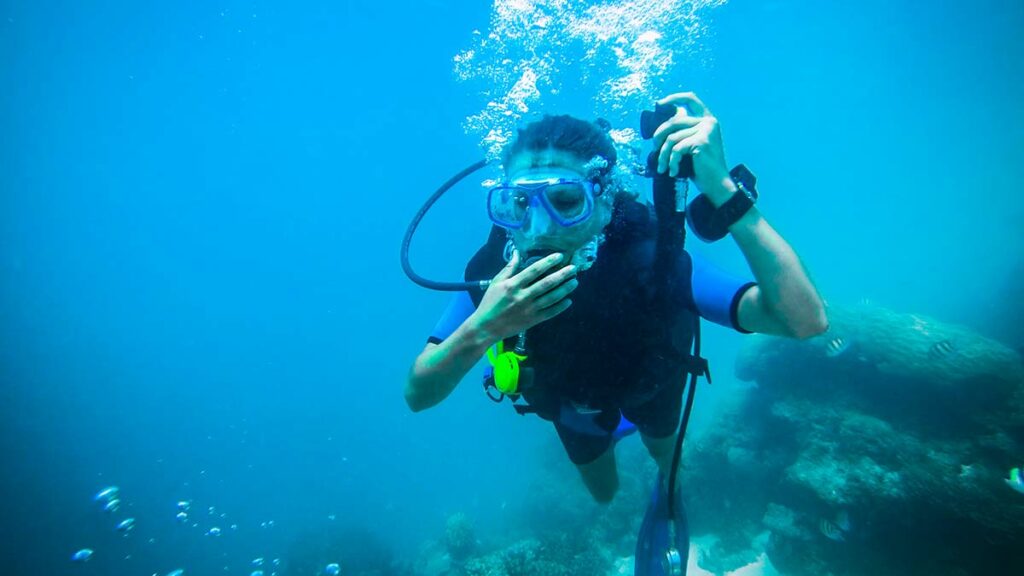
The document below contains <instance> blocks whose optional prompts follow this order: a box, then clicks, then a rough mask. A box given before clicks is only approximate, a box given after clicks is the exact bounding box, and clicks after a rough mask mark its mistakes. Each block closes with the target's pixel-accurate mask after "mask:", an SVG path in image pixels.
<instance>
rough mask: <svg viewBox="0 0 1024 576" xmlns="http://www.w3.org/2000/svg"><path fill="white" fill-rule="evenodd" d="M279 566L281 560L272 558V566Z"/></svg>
mask: <svg viewBox="0 0 1024 576" xmlns="http://www.w3.org/2000/svg"><path fill="white" fill-rule="evenodd" d="M280 565H281V559H280V558H274V566H280Z"/></svg>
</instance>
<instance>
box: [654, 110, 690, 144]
mask: <svg viewBox="0 0 1024 576" xmlns="http://www.w3.org/2000/svg"><path fill="white" fill-rule="evenodd" d="M698 124H700V118H696V117H693V116H689V115H687V114H686V111H685V110H684V109H682V108H680V109H679V110H678V111H676V115H675V116H673V117H671V118H669V119H668V120H665V121H664V122H662V123H661V125H660V126H658V129H657V130H655V131H654V135H653V136H651V138H653V139H654V140H653V143H654V147H655V149H657V148H658V147H659V146H661V143H662V142H664V141H665V138H666V137H667V136H669V135H670V134H672V133H673V131H674V130H684V129H686V128H692V127H694V126H696V125H698Z"/></svg>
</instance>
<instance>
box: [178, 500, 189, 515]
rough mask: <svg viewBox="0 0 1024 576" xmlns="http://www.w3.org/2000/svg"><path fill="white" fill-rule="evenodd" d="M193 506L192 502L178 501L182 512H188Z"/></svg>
mask: <svg viewBox="0 0 1024 576" xmlns="http://www.w3.org/2000/svg"><path fill="white" fill-rule="evenodd" d="M191 505H192V502H191V501H189V500H178V510H181V511H182V512H188V508H189V506H191Z"/></svg>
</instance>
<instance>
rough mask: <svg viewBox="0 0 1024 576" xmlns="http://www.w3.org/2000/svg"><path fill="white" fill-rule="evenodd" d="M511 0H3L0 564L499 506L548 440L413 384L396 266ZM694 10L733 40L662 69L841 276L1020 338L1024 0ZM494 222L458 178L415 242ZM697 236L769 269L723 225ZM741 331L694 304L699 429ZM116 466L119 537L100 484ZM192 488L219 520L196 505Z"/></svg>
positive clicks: (426, 312)
mask: <svg viewBox="0 0 1024 576" xmlns="http://www.w3.org/2000/svg"><path fill="white" fill-rule="evenodd" d="M489 14H490V6H489V5H488V4H487V3H483V2H479V3H470V2H465V3H462V2H443V1H440V0H436V1H433V2H399V3H379V2H344V3H337V2H308V3H303V4H301V5H295V6H289V7H285V6H283V5H281V4H280V3H271V2H252V1H249V2H227V1H225V2H216V3H210V4H208V5H204V6H200V7H185V6H178V5H176V4H175V3H161V4H159V5H156V4H153V5H145V4H139V3H135V2H123V1H105V2H32V3H29V2H22V3H12V2H5V3H3V4H2V5H0V135H2V137H0V271H2V275H0V394H2V396H0V450H2V453H0V456H2V462H3V463H4V471H3V474H2V475H0V494H2V498H3V500H4V506H3V509H4V510H5V512H3V513H2V515H0V516H2V519H0V529H2V532H0V542H3V543H4V549H6V550H7V552H6V554H5V555H4V556H3V557H0V572H2V573H9V574H30V573H32V574H43V573H47V574H150V573H153V572H159V573H161V574H163V573H166V572H167V571H170V570H171V569H174V568H185V569H186V574H213V573H224V572H223V571H222V568H223V567H224V566H228V567H230V570H231V571H230V573H233V574H241V573H245V574H247V573H248V570H249V569H251V568H250V567H249V562H250V560H251V559H252V558H255V557H257V556H262V557H266V558H268V559H269V558H274V557H281V558H288V557H289V555H291V557H293V558H294V557H296V556H297V555H298V553H297V552H295V550H296V549H297V547H301V546H302V545H307V546H309V547H310V548H313V549H317V550H319V549H318V548H317V542H319V541H321V540H326V539H330V538H332V537H334V536H335V535H337V534H341V533H346V532H351V531H356V532H361V533H365V534H368V535H369V536H366V537H367V538H378V539H379V540H380V541H381V542H382V545H383V546H386V547H388V549H389V551H388V554H392V553H393V554H396V555H402V554H405V553H408V554H409V555H414V553H415V551H416V549H417V547H418V546H419V545H420V543H421V542H422V541H423V540H424V539H426V538H437V537H438V534H439V533H440V532H442V531H443V527H444V522H445V519H446V518H447V517H448V515H449V514H451V513H453V512H457V511H464V512H466V513H467V514H471V515H472V516H473V517H474V518H476V522H477V525H478V526H479V527H480V529H481V530H483V529H486V528H488V527H495V528H498V527H500V526H503V525H504V523H505V522H507V521H509V520H508V519H507V518H506V515H507V512H506V510H507V509H508V508H509V507H512V508H514V506H515V504H516V503H519V502H522V501H523V500H524V499H527V498H529V494H526V493H524V492H523V491H522V490H518V489H516V486H515V484H514V483H513V484H512V485H511V486H510V485H509V483H508V482H506V479H507V478H509V477H511V478H516V477H518V476H519V475H523V474H526V473H527V472H524V471H528V470H530V469H531V467H534V468H535V467H537V466H540V463H542V462H550V461H558V462H561V461H560V460H559V450H560V448H559V446H558V444H557V442H556V441H555V440H554V439H553V436H554V435H553V434H552V432H551V430H550V428H549V426H546V425H544V424H543V423H542V422H540V421H537V420H536V419H534V420H528V419H523V418H520V417H518V416H516V415H515V414H514V413H512V411H511V410H509V409H508V408H507V406H505V407H497V406H494V405H493V404H492V403H490V402H489V401H487V400H486V399H484V398H483V397H482V395H481V394H480V389H479V385H478V383H477V382H478V376H477V375H476V373H475V372H474V373H473V374H471V375H470V376H469V377H467V379H466V382H465V383H464V384H463V385H462V386H460V387H459V388H458V389H457V390H456V392H455V393H454V394H453V396H452V397H451V398H450V399H449V400H448V401H446V402H445V403H444V404H443V405H442V406H440V407H438V408H435V409H433V410H430V411H427V412H424V413H420V414H412V413H410V412H409V410H408V409H407V408H406V405H405V403H404V401H403V398H402V387H403V385H404V381H405V377H406V374H407V371H408V369H409V366H410V365H411V362H412V360H413V359H414V358H415V356H416V354H417V353H418V352H419V351H420V350H421V349H422V346H423V343H424V341H425V338H426V336H427V334H428V331H429V330H430V328H431V327H432V326H433V323H434V321H435V320H436V318H437V317H438V315H439V314H440V312H441V310H442V309H443V306H444V304H445V302H446V299H447V297H446V296H445V295H442V294H437V293H428V292H425V291H423V290H421V289H419V288H417V287H415V286H414V285H412V284H411V283H410V282H408V281H407V280H406V279H405V277H404V276H403V275H402V273H401V270H400V268H399V266H398V248H399V242H400V240H401V236H402V234H403V232H404V228H405V226H406V224H407V222H408V220H409V218H410V217H411V216H412V215H413V214H414V212H415V210H416V209H417V208H418V207H419V204H420V202H421V201H422V199H423V198H425V196H426V195H427V194H428V193H429V192H430V191H431V190H432V189H433V187H435V186H437V185H438V184H440V183H441V182H442V181H444V179H446V178H447V177H448V176H449V175H450V174H452V173H453V172H455V171H457V170H459V169H461V168H463V167H464V166H465V165H466V164H468V163H470V162H471V161H473V160H475V159H476V158H478V157H479V156H480V154H481V153H480V149H479V147H478V145H477V141H476V140H475V139H474V138H473V137H470V136H468V135H466V134H465V133H464V132H463V129H462V127H461V125H462V121H463V120H464V118H465V117H466V116H467V115H469V114H473V113H476V112H477V111H478V110H479V109H480V108H481V106H482V105H483V103H484V101H482V100H481V99H480V97H479V96H478V95H477V94H475V93H473V92H472V91H471V90H469V89H468V88H467V87H466V86H465V85H462V84H459V83H457V82H456V81H455V80H454V78H453V75H452V56H453V55H454V54H456V53H457V52H458V51H459V50H462V49H464V48H465V47H466V46H468V44H469V42H470V32H471V31H472V30H473V29H474V28H480V29H486V27H487V23H488V18H489ZM707 18H708V19H709V23H710V25H711V32H712V34H711V36H710V37H709V38H708V39H707V51H708V54H709V55H710V60H709V61H708V62H707V63H704V64H700V63H696V62H694V63H686V62H683V63H681V64H680V66H679V67H678V70H676V71H675V72H674V77H673V79H672V82H670V83H674V84H676V85H678V89H680V90H683V89H693V90H695V91H696V92H697V93H698V94H699V95H700V96H701V97H702V98H703V100H704V101H705V102H706V103H707V104H708V105H709V106H710V107H711V109H712V110H713V111H714V112H715V114H716V115H717V116H718V117H719V118H720V120H721V122H722V125H723V127H724V134H725V142H726V147H727V152H728V158H729V161H730V163H735V162H740V161H742V162H744V163H746V164H747V165H749V166H750V167H752V168H753V169H754V171H755V172H756V173H757V175H758V177H759V188H760V189H761V192H762V195H763V199H762V201H761V208H762V211H763V213H764V214H765V215H766V217H767V218H768V220H769V222H770V223H771V224H772V225H773V226H775V227H776V228H777V229H778V230H779V231H780V232H781V233H782V234H783V235H784V236H785V238H786V239H787V240H788V241H789V242H790V243H791V244H792V245H793V246H794V247H795V248H796V250H797V251H798V253H799V254H800V256H801V257H802V259H803V261H804V263H805V264H806V266H807V267H808V269H809V270H810V272H811V274H812V277H813V279H814V280H815V282H816V284H817V286H818V287H819V289H820V290H821V292H822V294H823V295H824V296H825V298H826V299H828V300H829V301H830V302H833V301H834V302H853V301H856V300H858V299H861V298H870V299H871V300H872V301H874V302H878V303H881V304H883V305H885V306H888V307H892V308H894V309H900V310H905V311H911V312H919V313H925V314H929V315H932V316H935V317H939V318H942V319H943V320H944V321H947V322H953V323H961V324H965V325H968V326H970V327H972V328H973V329H975V330H977V331H979V332H982V333H983V334H987V335H991V336H995V337H998V338H1000V339H1002V340H1003V341H1004V342H1006V343H1007V344H1009V345H1011V346H1014V347H1019V346H1021V345H1022V344H1024V333H1022V329H1021V327H1020V326H1021V324H1020V322H1019V321H1021V320H1022V318H1024V313H1022V306H1021V304H1020V302H1019V292H1016V291H1015V290H1014V288H1013V286H1016V285H1017V284H1016V283H1017V282H1019V281H1020V280H1021V279H1022V278H1024V235H1022V234H1021V232H1020V230H1021V227H1020V223H1021V222H1022V221H1024V201H1021V199H1020V195H1019V192H1018V190H1019V189H1020V183H1021V181H1022V176H1024V169H1022V167H1021V163H1020V161H1019V158H1020V157H1021V154H1022V153H1024V109H1022V108H1021V106H1020V103H1021V102H1024V80H1022V79H1024V70H1022V65H1021V61H1022V57H1024V37H1022V36H1021V34H1020V33H1019V32H1020V30H1022V29H1024V4H1021V3H1020V2H1014V1H1010V0H987V1H984V2H975V3H971V4H969V5H968V4H967V3H959V4H955V3H941V4H937V5H935V6H933V7H931V8H928V9H925V8H923V7H922V4H921V3H920V2H909V1H887V2H880V1H873V0H869V1H865V2H858V3H842V5H840V4H839V3H822V2H812V1H810V0H805V1H797V0H792V1H783V0H780V1H775V2H742V1H735V0H734V1H733V2H730V3H728V4H726V5H724V6H721V7H719V8H716V9H713V10H711V11H710V12H709V13H708V15H707ZM552 112H569V113H578V114H579V115H581V116H583V117H589V115H590V114H591V112H590V110H588V109H581V110H578V111H577V110H558V111H552ZM487 229H488V224H487V222H486V217H485V215H484V213H483V210H482V205H481V204H480V202H479V198H478V197H476V196H474V195H473V194H472V193H471V192H470V193H466V194H463V195H462V196H458V195H456V194H454V193H453V195H452V198H451V199H449V200H447V201H446V204H445V205H444V206H442V207H440V208H439V209H438V210H437V212H436V213H432V214H431V220H430V221H429V222H428V223H427V224H425V225H424V227H423V229H422V232H421V234H420V236H418V237H417V243H416V245H415V246H414V250H413V258H414V259H415V261H416V263H417V266H418V267H419V268H421V269H422V271H423V272H424V273H429V274H431V275H435V276H448V277H452V276H456V275H458V274H459V273H460V271H461V269H462V266H463V263H464V262H465V260H466V258H468V256H469V255H471V254H472V253H473V251H474V250H475V249H476V247H477V246H478V245H479V243H480V242H481V241H482V240H483V238H484V236H485V234H486V232H487ZM693 249H694V250H696V251H700V252H702V253H705V254H707V255H709V257H711V258H712V259H714V260H715V261H716V262H717V263H718V264H720V265H721V266H723V267H726V268H728V269H730V270H733V271H735V272H738V273H741V274H742V273H746V268H745V265H744V262H743V259H742V255H741V254H740V253H739V251H738V250H737V249H736V247H735V245H734V244H732V243H731V242H729V241H725V242H721V243H719V244H716V245H714V246H705V245H696V246H694V248H693ZM741 340H742V337H741V336H739V335H737V334H734V333H731V332H728V331H725V330H720V329H714V328H711V329H708V330H706V336H705V351H706V355H707V356H709V357H710V358H712V359H713V362H715V363H716V365H717V366H719V369H718V371H717V373H716V376H718V377H719V378H718V379H717V380H716V386H717V384H718V383H719V382H721V383H722V387H720V388H715V389H712V390H711V391H710V392H708V394H706V395H705V396H703V397H702V399H701V402H700V403H699V405H698V410H697V413H696V415H695V424H694V426H695V433H697V434H699V430H700V429H702V428H706V427H707V426H709V425H713V423H714V407H715V406H716V404H717V402H718V401H720V400H721V399H722V398H723V395H725V394H728V393H729V382H730V378H731V372H732V371H731V368H730V365H731V362H732V357H733V355H734V354H735V352H736V350H737V349H738V347H739V345H740V342H741ZM563 465H567V464H564V463H563ZM110 484H114V485H117V486H119V487H120V488H121V491H122V494H123V497H122V503H123V504H122V510H121V512H119V513H118V514H117V515H116V517H117V518H123V517H127V516H134V517H135V518H136V519H137V528H136V529H135V531H134V532H133V534H131V536H130V537H129V538H128V539H124V538H121V537H120V536H117V535H114V534H113V533H112V526H113V525H114V524H115V523H116V522H113V521H112V520H111V517H109V516H105V515H104V514H103V513H102V512H100V511H99V510H98V509H97V506H96V505H95V504H94V503H93V502H92V501H91V498H92V494H93V493H95V492H96V491H97V490H99V489H100V488H102V487H103V486H106V485H110ZM579 490H583V487H582V485H580V486H579ZM181 499H190V500H192V501H193V507H194V508H193V512H192V516H193V517H194V518H196V520H197V523H199V524H200V526H199V527H198V528H188V530H186V529H185V528H186V527H182V526H178V525H176V523H175V520H174V514H175V512H176V510H175V503H176V502H177V501H178V500H181ZM209 506H214V507H215V509H216V511H215V513H214V514H213V515H210V514H209V513H208V512H207V511H206V509H207V508H208V507H209ZM221 513H224V514H226V516H225V517H224V518H220V516H219V515H220V514H221ZM330 515H334V516H335V519H334V520H331V519H329V518H328V516H330ZM269 520H274V526H272V527H268V528H261V527H260V524H261V522H267V521H269ZM231 524H237V525H238V529H237V530H234V531H233V530H231V529H230V528H229V527H230V525H231ZM212 526H219V527H220V528H221V529H222V530H224V531H225V533H224V534H223V535H222V536H221V537H219V540H218V539H216V537H208V536H203V532H205V531H206V530H207V529H209V528H210V527H212ZM149 538H154V539H155V541H154V542H153V543H150V542H148V539H149ZM296 542H298V544H296ZM82 547H90V548H94V549H95V550H96V554H95V556H94V557H93V559H92V560H91V561H90V562H89V563H88V564H83V565H72V564H71V563H70V561H69V558H70V555H71V554H72V553H74V552H75V551H76V550H78V549H79V548H82ZM371 548H372V547H369V546H368V547H367V548H366V549H367V550H369V549H371ZM320 549H322V547H321V548H320ZM318 553H319V552H310V553H308V554H307V556H309V557H315V560H316V561H317V562H320V561H322V562H323V564H324V565H326V563H327V562H342V560H341V559H332V558H329V557H323V558H320V557H317V554H318ZM126 555H130V556H131V558H130V559H127V560H126V559H125V558H124V557H125V556H126ZM295 573H298V572H297V571H296V572H295ZM343 573H344V572H343Z"/></svg>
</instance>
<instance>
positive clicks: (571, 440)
mask: <svg viewBox="0 0 1024 576" xmlns="http://www.w3.org/2000/svg"><path fill="white" fill-rule="evenodd" d="M683 384H684V381H683V379H682V378H680V379H678V380H674V381H673V382H670V383H666V384H665V385H663V386H662V387H661V389H660V390H659V391H658V392H657V393H656V394H655V395H654V397H652V398H651V399H650V400H648V401H647V402H644V403H643V404H639V405H637V406H630V407H622V408H609V409H604V410H602V411H601V412H600V413H597V414H594V415H593V416H592V419H593V423H594V425H592V426H590V427H588V428H589V429H586V430H584V429H582V427H581V426H578V425H570V424H569V423H567V422H566V421H564V420H563V419H562V418H558V419H555V421H554V424H555V430H556V431H557V432H558V437H559V439H561V441H562V446H564V447H565V452H566V453H567V454H568V455H569V459H570V460H572V463H573V464H576V465H580V464H589V463H590V462H593V461H594V460H597V458H598V456H600V455H602V454H604V453H605V452H606V451H607V450H608V449H609V448H610V447H611V445H612V443H613V442H614V432H615V429H616V427H618V425H619V419H620V418H621V417H622V416H625V417H626V419H627V420H629V421H630V422H632V423H633V424H636V427H637V428H638V429H639V430H640V433H641V434H643V435H644V436H648V437H650V438H667V437H669V436H672V435H673V434H675V433H676V431H677V430H678V429H679V414H680V411H681V410H682V406H683Z"/></svg>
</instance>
